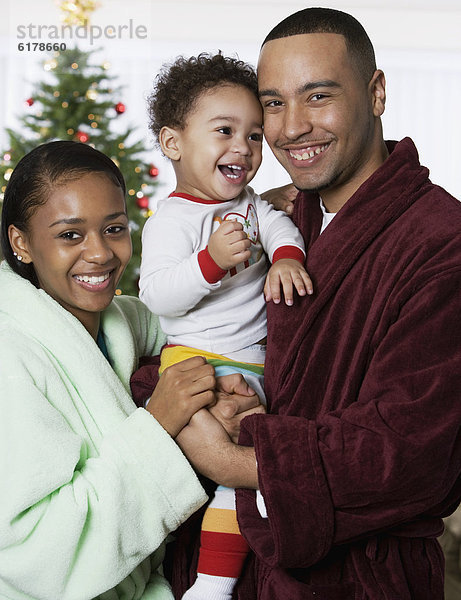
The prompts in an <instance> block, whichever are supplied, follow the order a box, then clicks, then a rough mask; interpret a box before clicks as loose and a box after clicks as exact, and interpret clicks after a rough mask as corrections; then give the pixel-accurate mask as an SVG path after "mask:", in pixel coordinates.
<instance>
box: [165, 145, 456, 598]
mask: <svg viewBox="0 0 461 600" xmlns="http://www.w3.org/2000/svg"><path fill="white" fill-rule="evenodd" d="M388 148H389V150H390V155H389V158H388V159H387V160H386V161H385V162H384V163H383V164H382V165H381V167H380V168H379V169H378V170H377V171H376V172H375V173H374V174H373V175H372V176H371V177H370V178H369V179H368V180H367V181H366V182H364V184H363V185H362V186H361V187H360V188H359V189H358V190H357V192H356V193H355V194H354V195H353V196H352V197H351V198H350V199H349V200H348V202H347V203H346V204H345V206H344V207H343V208H342V209H341V210H340V211H339V212H338V213H337V214H336V216H335V217H334V219H333V221H332V222H331V223H330V224H329V225H328V227H327V229H326V230H325V231H324V232H323V233H322V235H320V236H319V232H320V227H321V223H322V212H321V209H320V205H319V197H318V195H316V194H300V195H299V196H298V198H297V200H296V202H295V210H294V221H295V223H296V224H297V225H298V226H299V227H300V229H301V231H302V233H303V236H304V238H305V241H306V246H307V257H308V258H307V264H306V269H307V271H308V272H309V274H310V275H311V277H312V278H313V282H314V290H315V293H314V295H313V296H309V297H304V298H297V299H296V300H295V303H294V305H293V306H291V307H285V306H283V304H280V305H277V306H276V305H273V304H270V305H269V306H268V344H267V356H266V370H265V374H266V375H265V381H266V392H267V395H268V404H269V413H273V414H267V415H257V416H249V417H247V418H246V419H244V420H243V422H242V427H241V434H240V443H243V444H247V445H249V446H254V447H255V451H256V457H257V461H258V475H259V484H260V488H261V491H262V493H263V496H264V499H265V502H266V507H267V512H268V519H262V518H261V517H260V515H259V513H258V511H257V509H256V506H255V501H254V493H253V492H252V491H250V490H237V515H238V519H239V525H240V529H241V531H242V533H243V535H244V536H245V537H246V539H247V541H248V542H249V544H250V546H251V548H252V550H253V552H254V557H253V559H252V560H250V561H249V563H248V566H247V568H246V570H245V573H244V575H243V578H241V580H240V583H239V589H238V598H239V600H254V599H255V598H258V600H273V599H274V598H290V600H298V599H300V600H301V599H305V598H311V597H318V598H328V600H357V599H358V598H360V599H365V598H373V600H378V599H380V600H381V599H382V600H395V599H397V598H398V599H399V600H403V599H405V600H410V599H414V598H417V599H418V600H435V599H436V598H437V599H440V598H443V571H444V560H443V554H442V551H441V549H440V546H439V544H438V542H437V540H436V537H437V536H438V535H439V534H440V533H441V531H442V520H441V518H440V517H441V516H446V515H448V514H450V513H451V512H453V510H454V509H455V508H456V506H457V505H458V504H459V500H460V497H461V437H460V435H459V431H460V425H461V403H460V400H459V395H460V389H461V327H460V318H459V315H460V314H461V294H460V290H461V205H460V203H459V202H458V200H456V199H455V198H453V197H452V196H450V195H449V194H448V193H447V192H446V191H444V190H443V189H441V188H440V187H438V186H436V185H433V184H432V183H431V181H430V180H429V178H428V170H427V169H426V168H424V167H422V166H421V165H420V163H419V160H418V154H417V151H416V148H415V147H414V144H413V143H412V141H411V140H409V139H408V138H407V139H404V140H402V141H401V142H399V143H398V144H396V143H388ZM183 539H186V538H180V539H179V540H178V543H177V547H176V549H177V552H176V564H178V565H180V567H181V568H180V570H177V571H176V572H175V573H174V574H173V580H174V584H175V590H177V593H178V594H181V591H182V590H183V589H185V588H187V587H188V586H189V585H190V578H191V573H192V574H194V569H193V563H191V567H190V570H188V564H187V560H189V558H190V555H191V551H190V547H191V545H192V544H191V540H190V539H187V544H186V543H183Z"/></svg>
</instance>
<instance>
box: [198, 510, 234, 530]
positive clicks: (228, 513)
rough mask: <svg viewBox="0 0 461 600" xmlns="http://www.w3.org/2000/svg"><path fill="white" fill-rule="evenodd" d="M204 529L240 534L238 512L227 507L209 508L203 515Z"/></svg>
mask: <svg viewBox="0 0 461 600" xmlns="http://www.w3.org/2000/svg"><path fill="white" fill-rule="evenodd" d="M202 530H205V531H215V532H219V533H236V534H237V535H238V534H240V529H239V526H238V523H237V513H236V512H235V510H229V509H227V508H208V509H207V510H206V512H205V515H204V517H203V522H202Z"/></svg>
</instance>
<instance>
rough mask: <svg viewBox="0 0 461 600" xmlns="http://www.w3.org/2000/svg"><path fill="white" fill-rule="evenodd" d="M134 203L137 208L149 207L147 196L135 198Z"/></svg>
mask: <svg viewBox="0 0 461 600" xmlns="http://www.w3.org/2000/svg"><path fill="white" fill-rule="evenodd" d="M136 204H137V205H138V208H142V209H147V208H149V197H148V196H141V198H136Z"/></svg>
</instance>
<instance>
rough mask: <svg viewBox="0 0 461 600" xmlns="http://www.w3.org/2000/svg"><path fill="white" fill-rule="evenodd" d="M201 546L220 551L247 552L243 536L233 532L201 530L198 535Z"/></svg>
mask: <svg viewBox="0 0 461 600" xmlns="http://www.w3.org/2000/svg"><path fill="white" fill-rule="evenodd" d="M200 540H201V545H202V548H205V549H207V550H211V551H213V550H216V551H218V552H219V551H221V552H248V544H247V542H246V540H245V538H244V537H243V536H241V535H237V534H235V533H222V532H216V531H203V530H202V533H201V536H200Z"/></svg>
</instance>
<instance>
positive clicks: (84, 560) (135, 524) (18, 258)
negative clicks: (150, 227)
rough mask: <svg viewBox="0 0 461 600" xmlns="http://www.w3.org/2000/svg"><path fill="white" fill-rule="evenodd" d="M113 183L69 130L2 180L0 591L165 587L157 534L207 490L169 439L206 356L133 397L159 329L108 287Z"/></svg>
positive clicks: (120, 189)
mask: <svg viewBox="0 0 461 600" xmlns="http://www.w3.org/2000/svg"><path fill="white" fill-rule="evenodd" d="M124 194H125V184H124V181H123V177H122V175H121V173H120V171H119V170H118V168H117V167H116V166H115V164H114V163H113V162H112V161H111V160H110V159H109V158H107V157H106V156H105V155H103V154H101V153H100V152H98V151H96V150H94V149H93V148H91V147H90V146H87V145H85V144H80V143H74V142H51V143H48V144H44V145H42V146H39V147H37V148H36V149H34V150H33V151H32V152H30V153H29V154H28V155H27V156H25V157H24V158H23V159H22V160H21V161H20V162H19V164H18V166H17V167H16V169H15V170H14V172H13V174H12V176H11V179H10V181H9V183H8V186H7V190H6V192H5V199H4V204H3V211H2V225H1V242H2V250H3V254H4V257H5V259H6V262H3V263H2V265H1V267H0V403H1V419H0V450H1V456H2V460H1V461H0V480H1V481H2V508H1V510H0V597H5V598H6V597H8V598H14V599H16V598H31V599H32V598H46V599H50V600H51V599H53V600H55V599H58V598H59V599H60V600H66V599H75V600H83V599H86V598H88V599H90V598H96V597H100V598H110V599H112V598H114V599H126V600H129V599H135V598H142V599H143V600H148V599H151V598H152V599H153V598H155V599H167V598H168V599H171V598H172V594H171V591H170V588H169V586H168V584H167V583H166V581H165V579H164V578H163V577H162V576H161V574H160V573H159V571H158V569H159V567H160V565H161V562H162V559H163V554H164V540H165V538H166V537H167V535H168V534H169V532H171V531H173V530H175V529H176V528H177V527H178V525H179V524H181V523H182V522H184V521H185V520H186V519H187V518H188V517H189V516H190V515H191V514H192V513H193V512H194V511H195V510H196V509H197V508H198V507H199V506H201V505H202V504H203V503H204V502H205V501H206V499H207V497H206V494H205V493H204V490H203V489H202V487H201V485H200V483H199V481H198V479H197V477H196V475H195V473H194V471H193V469H192V468H191V466H190V465H189V463H188V462H187V460H186V459H185V457H184V456H183V454H182V452H181V451H180V449H179V448H178V446H177V445H176V443H175V441H174V439H173V438H174V437H175V436H176V435H177V434H178V433H179V432H180V431H181V430H182V428H183V427H184V426H185V425H186V424H187V423H188V422H189V420H190V419H191V417H192V415H193V414H194V413H195V412H196V411H198V410H199V409H200V408H203V407H206V406H210V405H212V404H214V403H215V394H214V387H215V383H216V382H215V379H214V373H213V369H212V368H211V367H210V366H209V365H207V364H206V363H205V361H204V360H203V359H201V358H199V357H195V358H192V359H189V360H188V361H184V362H183V363H181V364H180V365H176V368H174V369H169V370H168V371H167V372H165V373H164V375H163V376H162V378H161V380H160V382H159V385H158V386H157V388H156V390H155V391H154V393H153V394H152V396H151V398H150V399H149V401H148V403H147V406H146V409H143V408H139V409H136V406H135V405H134V403H133V401H132V399H131V396H130V392H129V378H130V375H131V373H132V372H133V371H134V369H135V368H136V367H137V365H138V359H139V357H140V356H143V355H152V354H156V353H158V352H159V349H160V347H161V346H162V344H163V342H164V336H163V334H162V332H161V331H160V330H159V328H158V325H157V319H156V318H155V317H154V316H153V315H152V314H151V313H149V311H148V310H147V309H146V308H145V307H144V306H143V305H142V304H141V303H140V302H139V301H138V300H137V299H135V298H130V297H116V298H114V293H115V290H116V286H117V283H118V281H119V279H120V277H121V275H122V273H123V270H124V268H125V266H126V264H127V263H128V261H129V259H130V256H131V241H130V235H129V224H128V218H127V214H126V205H125V199H124ZM243 393H244V394H245V393H246V392H245V391H243ZM152 417H155V418H152Z"/></svg>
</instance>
